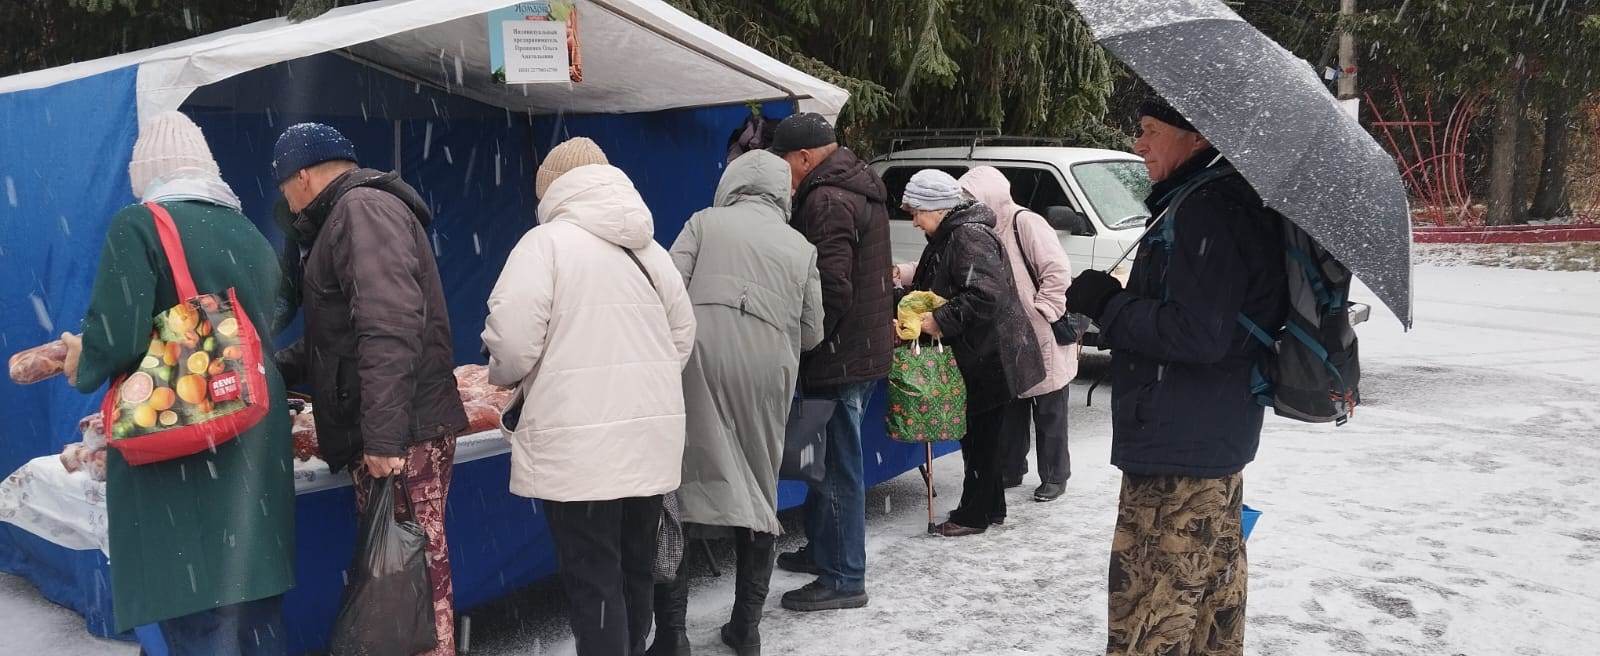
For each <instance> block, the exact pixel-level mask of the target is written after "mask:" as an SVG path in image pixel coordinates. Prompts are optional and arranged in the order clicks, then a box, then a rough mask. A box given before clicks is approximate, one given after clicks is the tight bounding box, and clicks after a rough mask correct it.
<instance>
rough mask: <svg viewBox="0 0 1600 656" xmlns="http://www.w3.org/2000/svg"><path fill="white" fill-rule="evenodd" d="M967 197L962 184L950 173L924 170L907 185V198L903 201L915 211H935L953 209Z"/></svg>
mask: <svg viewBox="0 0 1600 656" xmlns="http://www.w3.org/2000/svg"><path fill="white" fill-rule="evenodd" d="M963 200H966V197H965V196H964V195H963V192H962V191H961V183H960V182H957V181H956V179H955V178H953V177H951V176H950V174H949V173H945V172H944V171H940V170H938V169H923V170H921V171H917V174H916V175H913V176H911V181H909V182H907V183H906V192H905V197H904V199H903V200H901V202H902V203H904V204H905V206H906V207H909V208H911V209H914V210H922V211H933V210H948V209H953V208H955V207H956V206H957V205H960V204H961V201H963Z"/></svg>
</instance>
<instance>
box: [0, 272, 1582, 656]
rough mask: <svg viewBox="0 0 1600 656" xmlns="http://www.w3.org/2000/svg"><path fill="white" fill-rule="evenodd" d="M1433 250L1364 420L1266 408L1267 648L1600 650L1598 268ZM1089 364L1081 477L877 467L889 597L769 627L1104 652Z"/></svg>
mask: <svg viewBox="0 0 1600 656" xmlns="http://www.w3.org/2000/svg"><path fill="white" fill-rule="evenodd" d="M1416 273H1417V282H1416V299H1417V311H1416V314H1417V327H1416V329H1415V330H1413V331H1412V332H1411V333H1409V334H1406V333H1403V332H1402V331H1401V329H1400V328H1399V325H1398V323H1397V322H1395V321H1394V319H1393V318H1392V316H1390V315H1389V314H1388V313H1387V312H1386V311H1383V310H1381V309H1375V311H1374V318H1373V320H1372V321H1371V322H1369V323H1368V324H1366V325H1365V326H1363V327H1362V329H1361V331H1360V334H1361V338H1362V349H1363V354H1362V355H1363V364H1364V367H1365V371H1364V374H1365V375H1364V376H1363V383H1364V384H1363V386H1362V387H1363V392H1364V396H1365V403H1364V404H1363V405H1362V406H1361V408H1360V410H1359V412H1358V413H1357V416H1356V418H1355V420H1354V421H1353V422H1352V423H1351V424H1350V425H1348V426H1345V427H1343V428H1334V427H1328V426H1310V425H1306V424H1298V423H1293V422H1289V421H1286V420H1279V419H1275V418H1269V419H1268V424H1267V429H1266V431H1265V434H1264V435H1263V437H1262V449H1261V453H1260V457H1259V458H1258V460H1257V461H1256V463H1255V464H1253V465H1252V466H1251V467H1250V468H1249V469H1247V470H1246V474H1245V480H1246V484H1245V491H1246V492H1245V495H1246V496H1245V498H1246V503H1248V504H1250V505H1251V506H1253V507H1255V508H1257V509H1260V510H1262V511H1264V513H1265V514H1264V516H1263V517H1262V519H1261V522H1260V523H1259V524H1258V525H1257V527H1256V532H1255V534H1254V535H1253V536H1252V537H1251V540H1250V543H1249V549H1250V569H1251V575H1250V579H1251V581H1250V604H1249V618H1250V619H1249V625H1248V630H1247V645H1248V646H1247V652H1248V653H1250V654H1253V655H1257V656H1277V655H1301V654H1370V655H1374V656H1391V655H1392V656H1400V655H1407V656H1410V655H1431V654H1438V655H1441V656H1449V655H1455V654H1470V655H1473V656H1477V655H1494V656H1498V655H1516V656H1537V655H1541V654H1548V655H1552V656H1553V655H1556V654H1574V653H1591V652H1592V651H1593V645H1594V643H1595V642H1596V641H1600V628H1597V626H1596V625H1595V623H1594V619H1595V618H1597V617H1600V562H1597V561H1600V274H1597V273H1567V272H1544V271H1521V270H1503V269H1487V268H1479V267H1449V268H1438V267H1429V266H1423V267H1419V268H1418V269H1417V272H1416ZM1366 297H1367V298H1369V299H1370V295H1366ZM1085 364H1086V366H1085V380H1084V381H1082V382H1080V383H1077V384H1075V386H1074V388H1073V414H1072V422H1073V424H1072V426H1073V428H1072V430H1073V433H1072V438H1071V443H1072V449H1073V458H1074V466H1075V467H1074V475H1073V478H1072V481H1071V483H1070V485H1069V491H1068V494H1067V496H1066V497H1064V498H1063V499H1062V500H1060V501H1057V502H1055V503H1051V504H1037V503H1034V502H1032V501H1031V500H1029V499H1028V492H1029V491H1030V490H1031V489H1032V486H1033V485H1034V484H1036V480H1035V479H1034V478H1033V477H1032V476H1030V477H1029V479H1028V484H1027V485H1026V486H1024V487H1023V488H1019V489H1017V490H1013V491H1012V494H1011V495H1010V502H1011V510H1010V517H1009V519H1008V521H1007V524H1006V525H1005V526H1004V527H1002V528H999V529H996V530H993V531H991V532H990V533H988V534H986V535H982V536H976V537H970V538H961V539H940V538H932V537H928V536H927V535H926V534H925V530H926V524H927V514H926V510H925V505H924V504H925V501H924V497H923V494H924V493H923V488H922V483H921V479H920V477H918V476H917V474H916V473H915V472H913V473H911V474H909V475H907V476H903V477H901V478H899V479H896V480H895V481H892V482H890V483H888V484H885V485H882V486H879V487H878V488H876V489H874V490H873V491H872V492H871V494H870V495H869V498H868V503H867V507H868V512H869V524H868V532H869V547H868V562H869V564H868V586H869V592H870V593H871V595H872V602H871V605H870V606H868V607H867V608H865V609H862V610H853V611H834V612H824V613H814V614H796V613H790V612H788V611H785V610H783V609H781V608H780V607H779V605H778V597H779V595H780V594H781V593H782V592H783V591H785V590H789V589H792V588H795V587H798V586H800V585H802V584H804V583H805V582H806V581H807V577H804V576H800V575H795V574H788V573H784V572H781V571H780V572H778V573H776V574H775V575H774V577H773V582H772V595H771V597H770V598H769V601H768V610H767V614H766V619H765V622H764V624H763V626H762V630H763V637H764V642H765V644H766V645H767V653H771V654H795V655H799V656H804V655H808V654H817V655H827V656H834V655H836V654H905V653H914V654H923V655H930V656H931V655H940V654H951V655H954V654H996V655H1004V654H1066V655H1088V654H1096V653H1103V651H1104V640H1105V589H1104V588H1105V572H1106V567H1107V557H1108V556H1107V553H1108V550H1109V545H1110V536H1111V528H1112V524H1113V521H1114V517H1115V506H1116V493H1117V486H1118V480H1119V478H1118V476H1119V475H1118V473H1117V472H1116V470H1114V469H1113V468H1111V467H1110V466H1109V465H1108V464H1107V459H1108V451H1109V441H1110V435H1109V419H1110V418H1109V414H1108V411H1109V408H1108V407H1107V406H1108V404H1109V400H1110V397H1109V390H1108V389H1104V388H1103V389H1101V390H1100V391H1099V392H1097V393H1096V395H1095V398H1094V401H1095V404H1094V406H1092V407H1085V406H1084V405H1083V401H1084V396H1085V395H1084V392H1085V391H1086V389H1087V386H1088V380H1087V378H1089V377H1092V376H1095V375H1099V374H1100V373H1102V372H1103V371H1104V370H1105V366H1106V363H1105V360H1104V359H1103V358H1093V359H1091V360H1089V361H1087V362H1086V363H1085ZM960 469H961V461H960V456H950V457H946V458H943V459H941V460H939V461H938V462H937V463H936V465H935V475H936V479H937V484H938V488H939V491H940V496H939V498H938V499H936V501H935V506H936V510H937V518H939V519H941V520H942V519H943V515H944V513H945V512H947V511H948V510H949V509H950V508H951V507H952V506H953V505H954V503H955V499H956V497H957V496H958V494H959V490H960ZM787 519H788V520H789V526H790V527H792V528H794V529H795V530H797V524H796V523H795V522H794V520H795V518H794V517H792V516H791V517H788V518H787ZM798 541H799V536H798V535H794V534H791V535H788V536H786V537H785V540H784V544H785V546H786V547H787V548H793V547H794V546H796V545H797V544H798ZM717 560H718V561H719V563H720V566H721V567H722V569H723V572H722V575H721V576H720V577H711V576H710V575H709V574H708V573H706V572H707V569H708V568H707V566H706V565H705V564H704V563H703V562H699V561H696V563H695V565H694V567H695V571H696V572H701V573H706V574H705V575H704V576H701V577H699V578H696V579H695V581H694V588H693V590H692V592H691V595H692V596H691V610H690V631H691V637H692V639H693V641H694V645H695V652H696V653H699V654H722V653H728V652H727V650H726V648H724V647H723V646H722V645H721V644H720V643H719V642H718V640H717V637H716V631H717V627H718V626H719V625H720V624H721V623H722V622H724V621H726V617H727V612H728V608H729V606H730V604H731V601H732V595H733V590H732V587H733V585H732V584H733V576H732V573H731V569H732V563H731V549H729V548H728V547H727V546H726V545H721V546H719V547H718V552H717ZM561 607H562V602H561V600H560V593H559V589H558V588H556V587H555V586H554V585H550V584H543V585H539V586H535V587H533V588H530V589H528V590H525V591H522V592H520V593H518V594H516V595H514V596H513V597H512V598H510V599H508V600H505V601H503V602H500V603H497V604H494V605H492V606H491V607H489V608H486V609H481V610H479V611H477V612H475V613H474V616H473V646H474V652H473V653H475V654H493V655H501V654H504V655H521V654H540V655H548V656H559V655H562V654H571V653H573V648H572V645H571V641H570V637H568V636H567V634H566V631H565V627H564V624H563V622H562V620H561V617H560V612H561ZM16 613H21V615H20V616H21V617H24V618H26V619H23V620H21V621H20V622H19V621H18V620H14V619H10V618H13V617H17V616H19V615H16ZM0 616H3V617H6V618H8V621H7V624H11V625H15V624H17V623H25V624H26V625H28V627H29V630H28V631H27V632H15V631H8V632H4V633H0V653H74V654H76V653H112V652H109V651H107V650H106V649H105V647H104V644H105V643H101V642H96V641H92V640H89V639H88V638H87V636H86V635H85V634H84V633H83V630H82V624H81V622H77V621H73V620H74V618H73V617H71V616H70V615H67V614H65V613H64V611H57V610H55V609H52V608H50V607H49V606H48V604H45V603H44V602H42V601H40V600H39V599H38V597H37V595H36V593H34V592H32V590H31V588H29V587H28V586H26V585H25V584H19V583H17V582H16V581H15V579H4V578H0ZM19 641H20V642H19ZM46 646H50V648H46ZM130 653H131V651H130Z"/></svg>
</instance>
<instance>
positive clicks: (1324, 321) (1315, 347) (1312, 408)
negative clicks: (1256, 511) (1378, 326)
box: [1157, 165, 1361, 426]
mask: <svg viewBox="0 0 1600 656" xmlns="http://www.w3.org/2000/svg"><path fill="white" fill-rule="evenodd" d="M1236 174H1237V171H1235V170H1234V169H1233V167H1232V166H1226V165H1225V166H1218V167H1213V168H1212V169H1208V170H1207V171H1204V172H1202V173H1201V174H1199V175H1197V176H1195V179H1194V180H1192V181H1191V182H1190V183H1189V184H1186V185H1184V186H1183V187H1180V188H1179V189H1177V190H1174V191H1173V199H1172V203H1171V204H1170V205H1168V207H1167V210H1166V212H1164V213H1163V217H1159V218H1158V219H1157V220H1158V221H1161V222H1162V225H1161V227H1160V231H1161V236H1160V238H1159V240H1158V241H1160V242H1164V243H1163V246H1164V247H1165V248H1166V249H1167V250H1168V252H1171V249H1172V244H1173V243H1174V242H1173V238H1174V237H1173V232H1174V227H1173V224H1174V223H1175V221H1174V220H1172V219H1171V217H1170V216H1166V215H1176V211H1177V207H1178V205H1179V204H1181V203H1182V202H1183V201H1184V200H1185V199H1187V198H1188V196H1189V194H1190V193H1192V192H1193V191H1194V190H1196V189H1198V188H1199V187H1200V186H1202V185H1204V184H1206V183H1208V182H1211V181H1213V180H1218V179H1221V178H1223V177H1226V176H1228V175H1236ZM1163 218H1164V219H1166V220H1164V221H1162V219H1163ZM1280 220H1281V221H1282V223H1283V228H1282V229H1283V253H1284V255H1283V262H1284V269H1283V271H1284V276H1285V278H1286V279H1287V281H1288V291H1289V313H1288V317H1287V318H1286V319H1285V320H1284V325H1282V326H1274V327H1272V329H1270V330H1268V329H1267V328H1265V327H1263V326H1261V325H1260V324H1258V323H1257V322H1256V321H1254V320H1252V319H1251V318H1250V317H1248V316H1245V315H1244V313H1242V312H1241V313H1240V314H1239V317H1238V321H1239V325H1241V326H1244V328H1245V330H1247V331H1249V332H1250V335H1251V336H1253V337H1255V339H1256V340H1257V341H1259V342H1261V344H1262V345H1263V346H1265V347H1266V349H1265V353H1266V355H1265V356H1264V357H1263V359H1262V361H1261V362H1258V363H1256V365H1255V367H1254V368H1253V370H1252V371H1251V385H1250V392H1251V394H1253V395H1255V398H1256V403H1259V404H1261V405H1262V406H1263V407H1268V408H1272V409H1273V412H1275V413H1276V414H1277V415H1278V416H1280V417H1287V418H1290V419H1296V420H1299V421H1304V422H1310V423H1327V422H1330V421H1332V422H1336V423H1337V424H1338V425H1340V426H1343V425H1344V423H1345V422H1347V421H1349V420H1350V416H1351V415H1352V414H1354V412H1355V408H1356V405H1358V404H1359V403H1360V402H1361V393H1360V391H1359V389H1358V387H1357V386H1358V384H1359V383H1360V380H1361V360H1360V355H1359V352H1358V349H1357V345H1356V333H1355V328H1354V327H1352V326H1351V325H1350V316H1349V307H1350V281H1351V279H1352V277H1351V274H1350V270H1349V269H1348V268H1346V267H1345V266H1344V265H1343V264H1341V263H1340V262H1339V261H1338V260H1337V259H1335V258H1334V257H1333V255H1332V254H1330V253H1329V252H1328V251H1327V249H1325V248H1323V247H1322V246H1321V245H1320V244H1318V243H1317V241H1316V240H1315V239H1313V238H1312V237H1311V235H1309V234H1306V231H1304V230H1301V229H1300V226H1297V225H1295V224H1294V222H1293V221H1290V220H1288V219H1287V218H1284V219H1280Z"/></svg>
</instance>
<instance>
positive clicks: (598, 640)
mask: <svg viewBox="0 0 1600 656" xmlns="http://www.w3.org/2000/svg"><path fill="white" fill-rule="evenodd" d="M544 509H545V521H546V522H548V523H549V525H550V535H551V537H552V538H554V540H555V543H556V558H557V559H558V561H559V563H560V566H561V587H562V588H563V589H564V590H565V591H566V593H567V604H568V608H567V616H568V620H569V621H570V622H571V624H572V635H573V636H574V637H575V638H576V639H577V643H578V656H639V655H641V654H643V653H644V650H645V644H646V640H647V639H648V638H649V637H650V621H651V602H652V599H651V590H652V587H653V586H654V585H655V581H654V579H653V578H652V574H651V572H652V566H653V565H654V564H655V559H656V529H657V527H658V525H659V524H660V522H661V497H660V496H659V495H657V496H653V497H633V498H627V499H616V500H612V501H571V502H556V501H545V502H544Z"/></svg>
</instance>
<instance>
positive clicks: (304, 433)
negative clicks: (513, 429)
mask: <svg viewBox="0 0 1600 656" xmlns="http://www.w3.org/2000/svg"><path fill="white" fill-rule="evenodd" d="M455 375H456V389H457V390H458V391H459V392H460V393H461V404H462V406H463V407H465V408H466V411H467V431H468V432H470V433H479V432H483V431H489V430H495V429H496V428H499V427H500V413H501V411H502V410H504V409H505V407H506V406H507V405H508V404H510V402H511V397H512V395H513V394H514V390H509V389H504V388H500V387H495V386H494V385H490V384H489V369H488V368H487V367H484V366H483V365H476V364H469V365H463V366H460V367H456V370H455ZM304 408H305V409H304V410H303V411H299V412H296V411H295V409H294V408H293V407H291V408H290V412H291V415H292V416H293V417H294V428H293V433H294V457H295V458H298V459H299V460H300V461H302V462H304V461H307V460H310V459H312V458H315V457H318V456H319V455H320V452H319V451H318V450H317V427H316V422H315V420H314V416H315V415H314V414H313V413H314V412H315V410H316V409H315V408H313V407H311V406H310V405H309V404H304Z"/></svg>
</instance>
